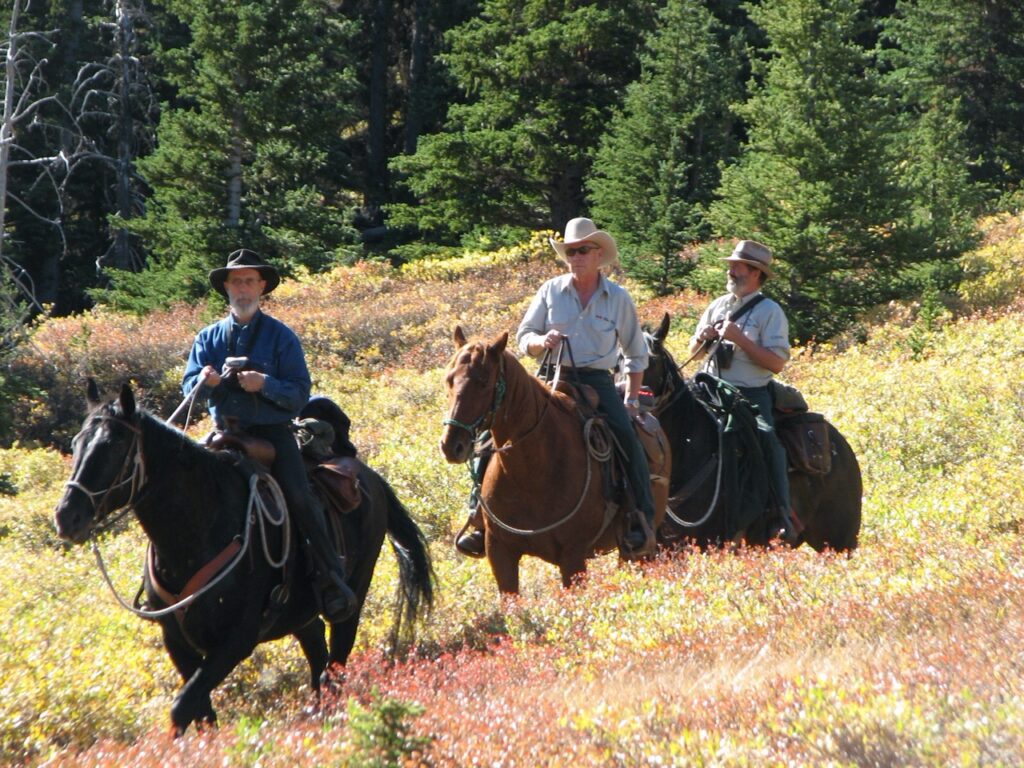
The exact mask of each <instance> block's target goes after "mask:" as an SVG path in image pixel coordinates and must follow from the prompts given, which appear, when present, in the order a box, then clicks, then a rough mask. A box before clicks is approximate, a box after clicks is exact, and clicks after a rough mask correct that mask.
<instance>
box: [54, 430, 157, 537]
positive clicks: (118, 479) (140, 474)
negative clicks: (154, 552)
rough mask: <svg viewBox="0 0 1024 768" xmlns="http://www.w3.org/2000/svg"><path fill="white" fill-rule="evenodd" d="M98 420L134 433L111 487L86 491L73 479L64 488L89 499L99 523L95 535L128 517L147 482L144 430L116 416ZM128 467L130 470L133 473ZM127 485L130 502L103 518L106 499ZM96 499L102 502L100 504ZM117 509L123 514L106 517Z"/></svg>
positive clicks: (94, 517)
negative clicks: (143, 448)
mask: <svg viewBox="0 0 1024 768" xmlns="http://www.w3.org/2000/svg"><path fill="white" fill-rule="evenodd" d="M99 421H101V422H115V423H117V424H120V425H121V426H124V427H127V428H128V429H129V430H131V433H132V440H131V444H130V445H129V446H128V451H127V452H126V453H125V456H124V462H123V463H122V464H121V469H120V470H118V473H117V475H116V476H115V477H114V479H113V481H111V484H110V485H109V486H107V487H106V488H103V489H102V490H97V491H93V490H90V489H89V488H86V487H85V485H84V484H83V483H81V482H80V481H79V480H76V479H75V478H74V477H72V478H71V479H70V480H68V481H67V483H65V485H66V486H67V487H68V488H72V489H74V490H77V491H78V492H79V493H82V494H84V495H85V497H86V498H87V499H89V504H91V505H92V511H93V519H94V520H95V521H96V524H95V525H94V526H93V529H92V535H95V534H96V533H102V532H104V531H106V530H109V529H110V528H111V527H112V526H113V525H114V524H115V523H116V522H117V521H118V520H120V519H121V518H122V517H124V515H126V514H127V513H128V512H129V511H130V510H131V508H132V504H134V503H135V500H136V498H137V495H138V493H139V491H140V489H141V488H142V486H143V485H144V484H145V482H146V462H145V458H144V457H143V455H142V446H141V439H140V438H141V435H142V429H141V427H140V426H139V424H138V423H136V422H133V421H128V420H127V419H123V418H121V417H119V416H114V415H112V414H107V415H106V416H101V417H99ZM129 467H131V471H130V472H129ZM126 485H130V486H131V489H130V491H129V493H128V500H127V501H126V502H125V503H124V504H122V505H121V506H120V507H118V508H117V509H108V510H106V511H105V512H103V515H101V514H100V513H101V512H102V511H103V507H104V506H105V505H106V503H107V500H108V498H109V497H110V494H112V493H113V492H114V491H116V490H118V489H120V488H123V487H124V486H126ZM97 498H98V499H99V500H98V501H97ZM118 510H120V511H121V514H120V515H115V516H114V517H112V518H110V517H107V516H108V515H110V514H111V513H112V512H116V511H118ZM100 520H103V521H104V524H103V525H99V521H100Z"/></svg>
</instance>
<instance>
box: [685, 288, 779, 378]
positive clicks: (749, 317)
mask: <svg viewBox="0 0 1024 768" xmlns="http://www.w3.org/2000/svg"><path fill="white" fill-rule="evenodd" d="M759 294H760V291H755V292H754V293H751V294H749V295H747V296H744V297H743V298H742V299H737V298H736V297H735V296H733V295H732V294H731V293H727V294H725V295H724V296H719V297H718V298H717V299H715V300H714V301H713V302H711V305H710V306H709V307H708V308H707V309H706V310H704V314H703V315H701V318H700V321H699V322H698V323H697V328H698V329H700V328H703V327H704V326H705V325H712V324H714V323H715V322H716V321H718V320H724V319H725V316H726V315H728V314H729V313H731V312H735V311H736V310H737V309H739V308H740V307H742V306H743V305H744V304H746V303H747V302H748V301H750V300H751V299H753V298H754V297H755V296H757V295H759ZM737 324H738V325H739V326H740V328H741V329H742V331H743V335H744V336H746V337H747V338H748V339H750V340H751V341H753V342H754V343H755V344H758V345H760V346H762V347H764V348H765V349H769V350H771V351H772V352H774V353H775V354H776V355H778V356H779V357H781V358H782V359H783V360H789V321H788V320H787V319H786V313H785V312H783V311H782V307H780V306H779V305H778V303H776V302H774V301H772V300H771V299H769V298H767V297H765V298H764V299H763V300H762V301H761V302H760V303H759V304H757V306H755V307H754V308H753V309H751V310H750V311H749V312H747V313H746V314H745V315H743V317H741V318H740V319H739V321H738V323H737ZM695 338H696V334H694V339H695ZM704 368H705V370H707V371H709V372H710V373H712V374H714V375H715V376H718V377H719V378H720V379H724V380H725V381H728V382H729V383H730V384H735V385H736V386H737V387H763V386H765V385H766V384H768V382H770V381H771V380H772V372H771V371H769V370H768V369H767V368H762V367H761V366H759V365H755V364H754V363H753V362H752V361H751V359H750V357H749V356H748V355H747V353H746V352H744V351H743V350H742V349H740V348H739V347H735V353H734V354H733V358H732V365H730V366H729V367H728V368H726V369H724V370H721V371H719V370H718V365H717V363H716V362H715V361H714V360H713V359H711V358H707V359H706V360H705V363H704Z"/></svg>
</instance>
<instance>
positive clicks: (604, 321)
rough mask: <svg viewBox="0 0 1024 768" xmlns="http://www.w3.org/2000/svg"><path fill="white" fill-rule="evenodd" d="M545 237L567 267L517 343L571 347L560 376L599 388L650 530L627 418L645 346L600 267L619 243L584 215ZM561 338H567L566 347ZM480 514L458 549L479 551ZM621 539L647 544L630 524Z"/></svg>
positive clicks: (646, 493) (535, 306)
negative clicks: (621, 376) (621, 385)
mask: <svg viewBox="0 0 1024 768" xmlns="http://www.w3.org/2000/svg"><path fill="white" fill-rule="evenodd" d="M550 242H551V247H552V248H554V249H555V251H556V252H557V253H558V255H559V256H561V257H562V260H563V261H564V262H565V264H566V266H567V267H568V268H569V272H568V273H567V274H565V275H561V276H559V277H555V278H552V279H551V280H548V281H547V282H546V283H544V285H542V286H541V288H540V290H539V291H537V294H536V295H535V296H534V298H533V301H532V302H531V303H530V306H529V308H528V309H527V310H526V314H525V316H524V317H523V320H522V322H521V323H520V324H519V330H518V332H517V333H516V339H517V341H518V343H519V349H520V351H521V352H524V353H526V354H528V355H530V356H531V357H536V358H539V357H541V356H543V355H544V354H545V352H546V351H549V350H555V351H557V350H558V349H559V348H562V349H570V350H571V352H572V358H571V360H570V359H568V356H567V354H566V353H564V352H563V355H562V359H561V361H560V362H561V363H562V365H563V366H572V367H573V369H574V370H572V371H571V372H569V373H568V374H567V375H566V378H568V379H569V380H570V381H573V382H576V381H579V382H580V383H583V384H588V385H590V386H591V387H593V388H594V390H595V391H596V392H597V395H598V398H599V405H598V408H599V410H600V411H601V412H602V413H603V414H604V415H605V419H606V421H607V424H608V426H609V428H610V429H611V431H612V434H613V435H614V436H615V438H616V440H617V441H618V443H619V445H620V446H622V449H623V451H624V452H625V453H626V459H627V467H626V469H627V472H628V478H627V479H628V482H629V485H630V488H631V489H632V491H633V496H634V498H635V500H636V505H637V508H638V509H639V510H640V512H641V513H643V515H644V517H645V518H646V519H647V523H648V528H649V529H650V530H651V531H653V528H654V501H653V499H652V497H651V478H650V472H649V469H648V465H647V456H646V454H645V453H644V449H643V447H642V446H641V445H640V441H639V439H638V438H637V436H636V433H635V432H634V430H633V425H632V423H631V422H632V418H633V417H634V416H636V415H637V414H638V413H639V405H640V400H639V397H640V387H641V384H642V383H643V377H644V369H646V368H647V346H646V344H645V343H644V337H643V331H642V329H641V328H640V321H639V319H638V318H637V314H636V306H635V305H634V303H633V299H632V298H631V297H630V295H629V293H628V292H627V291H626V289H625V288H623V287H622V286H620V285H617V284H616V283H613V282H612V281H611V280H609V279H608V278H607V277H606V276H605V275H604V274H602V272H601V269H602V267H610V266H612V265H614V264H615V263H617V261H618V256H619V249H618V246H617V245H616V244H615V240H614V238H612V236H611V235H609V234H608V233H607V232H603V231H601V230H599V229H598V228H597V226H595V224H594V222H593V221H591V220H590V219H585V218H577V219H572V220H571V221H570V222H569V223H568V224H566V225H565V237H564V238H563V240H562V241H561V242H559V241H556V240H554V239H551V240H550ZM563 340H564V341H567V342H568V344H567V345H566V346H564V347H563V346H562V344H563ZM620 356H621V358H622V360H623V362H622V363H621V364H622V366H623V370H624V371H625V373H626V377H627V381H626V392H625V395H624V396H620V395H619V393H618V390H617V389H616V388H615V381H614V379H613V378H612V369H613V368H614V367H615V366H616V365H617V364H619V358H620ZM478 517H479V512H478V511H477V510H475V509H474V511H473V513H471V515H470V524H469V525H467V527H466V528H464V529H463V531H464V532H463V533H462V534H461V535H460V536H459V537H458V538H457V539H456V543H455V545H456V548H457V549H458V550H459V551H460V552H461V553H462V554H464V555H468V556H470V557H483V555H484V534H483V531H482V530H480V528H479V520H478V519H474V518H478ZM625 543H626V546H627V547H628V548H629V549H630V550H631V551H634V552H639V551H641V550H643V549H645V548H646V547H647V546H648V544H653V541H652V542H648V540H647V532H645V531H644V529H643V527H641V526H640V525H633V526H631V527H630V529H629V530H628V531H627V533H626V541H625Z"/></svg>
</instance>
